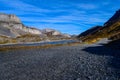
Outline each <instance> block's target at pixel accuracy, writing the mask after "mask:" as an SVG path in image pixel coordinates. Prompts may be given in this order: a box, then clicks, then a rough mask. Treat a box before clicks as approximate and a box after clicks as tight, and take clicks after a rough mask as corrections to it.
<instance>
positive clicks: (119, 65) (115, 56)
mask: <svg viewBox="0 0 120 80" xmlns="http://www.w3.org/2000/svg"><path fill="white" fill-rule="evenodd" d="M83 51H86V52H88V53H90V54H95V55H98V56H103V57H104V56H110V57H111V58H110V61H109V62H108V66H110V67H111V68H113V69H114V70H115V71H116V76H118V77H119V78H120V50H119V49H114V47H108V46H105V45H101V46H91V47H87V48H85V49H83Z"/></svg>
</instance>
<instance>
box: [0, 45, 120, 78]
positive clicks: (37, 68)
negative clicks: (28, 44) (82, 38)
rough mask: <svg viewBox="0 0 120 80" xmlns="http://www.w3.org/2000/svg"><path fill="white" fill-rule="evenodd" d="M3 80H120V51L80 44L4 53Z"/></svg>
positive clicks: (1, 62)
mask: <svg viewBox="0 0 120 80" xmlns="http://www.w3.org/2000/svg"><path fill="white" fill-rule="evenodd" d="M0 80H120V50H117V49H111V48H108V47H105V46H102V45H98V44H93V45H83V44H79V45H77V46H59V47H56V48H49V49H27V50H11V51H1V52H0Z"/></svg>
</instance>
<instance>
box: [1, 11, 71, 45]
mask: <svg viewBox="0 0 120 80" xmlns="http://www.w3.org/2000/svg"><path fill="white" fill-rule="evenodd" d="M70 37H71V36H70V35H68V34H63V33H61V32H59V31H57V30H54V29H43V30H40V29H36V28H33V27H29V26H25V25H24V24H23V23H22V22H21V20H20V19H19V18H18V17H17V16H16V15H13V14H4V13H0V43H6V42H8V43H9V42H27V41H28V42H35V41H41V40H56V39H66V38H70ZM28 39H29V40H28Z"/></svg>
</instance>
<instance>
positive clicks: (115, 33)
mask: <svg viewBox="0 0 120 80" xmlns="http://www.w3.org/2000/svg"><path fill="white" fill-rule="evenodd" d="M86 32H87V31H86ZM86 32H83V33H82V34H84V33H86ZM90 33H91V35H85V36H84V37H82V38H81V37H79V38H80V39H81V40H82V41H83V42H88V43H92V42H96V41H98V40H100V39H102V38H108V39H113V38H114V40H116V39H120V35H119V34H120V10H118V11H116V13H115V14H114V15H113V16H112V17H111V18H110V19H109V20H108V21H107V22H106V23H105V24H104V26H103V27H101V29H98V30H96V31H95V32H94V33H92V31H91V32H90ZM82 34H80V35H82Z"/></svg>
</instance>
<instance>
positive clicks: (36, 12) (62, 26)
mask: <svg viewBox="0 0 120 80" xmlns="http://www.w3.org/2000/svg"><path fill="white" fill-rule="evenodd" d="M0 6H1V7H0V12H2V13H7V14H16V15H17V16H18V17H19V18H20V19H21V21H22V22H23V23H24V24H25V25H28V26H33V27H36V28H39V29H43V28H52V29H56V30H59V31H61V32H62V33H69V34H79V33H81V32H83V31H85V30H87V29H89V28H91V27H93V26H96V25H103V24H104V22H106V21H107V20H108V19H109V18H110V17H111V16H112V15H113V14H114V13H115V11H116V10H118V9H119V8H120V0H0Z"/></svg>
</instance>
